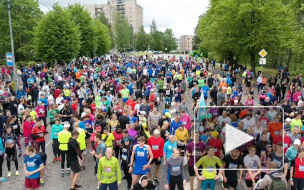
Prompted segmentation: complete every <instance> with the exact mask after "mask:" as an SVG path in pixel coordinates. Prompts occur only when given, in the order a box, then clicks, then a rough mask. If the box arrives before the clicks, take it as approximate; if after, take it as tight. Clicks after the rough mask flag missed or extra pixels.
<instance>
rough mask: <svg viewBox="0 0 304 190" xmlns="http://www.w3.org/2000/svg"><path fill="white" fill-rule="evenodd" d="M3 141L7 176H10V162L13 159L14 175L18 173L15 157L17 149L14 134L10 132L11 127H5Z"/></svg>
mask: <svg viewBox="0 0 304 190" xmlns="http://www.w3.org/2000/svg"><path fill="white" fill-rule="evenodd" d="M3 141H4V142H5V154H4V157H6V162H7V170H8V173H7V177H11V162H12V161H13V162H14V163H15V169H16V173H15V175H16V176H18V175H19V170H18V159H17V151H16V141H17V138H16V135H15V134H13V133H12V128H11V127H7V128H6V134H4V136H3Z"/></svg>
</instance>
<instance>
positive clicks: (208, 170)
mask: <svg viewBox="0 0 304 190" xmlns="http://www.w3.org/2000/svg"><path fill="white" fill-rule="evenodd" d="M216 164H218V165H219V167H222V162H221V161H220V159H219V158H218V157H216V156H213V157H212V158H209V156H208V155H207V156H204V157H202V158H201V159H199V161H198V162H197V163H196V164H195V166H196V167H197V168H199V167H200V166H201V165H202V166H203V176H204V177H205V178H206V179H214V178H215V176H216V167H215V166H216Z"/></svg>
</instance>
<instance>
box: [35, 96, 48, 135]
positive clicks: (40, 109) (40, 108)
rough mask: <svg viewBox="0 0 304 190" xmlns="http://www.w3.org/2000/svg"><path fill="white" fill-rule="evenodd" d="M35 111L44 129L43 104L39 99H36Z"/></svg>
mask: <svg viewBox="0 0 304 190" xmlns="http://www.w3.org/2000/svg"><path fill="white" fill-rule="evenodd" d="M35 111H36V113H37V115H38V117H39V118H40V119H42V121H43V125H44V127H45V129H46V117H45V107H44V105H43V104H42V102H41V101H38V106H37V107H36V109H35Z"/></svg>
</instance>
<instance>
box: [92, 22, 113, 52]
mask: <svg viewBox="0 0 304 190" xmlns="http://www.w3.org/2000/svg"><path fill="white" fill-rule="evenodd" d="M94 33H95V38H96V44H97V47H96V54H97V55H99V56H100V55H104V54H106V53H108V52H109V50H110V49H111V44H112V42H111V35H110V31H109V29H108V27H107V26H106V25H104V24H103V23H101V22H100V21H99V20H96V21H95V29H94Z"/></svg>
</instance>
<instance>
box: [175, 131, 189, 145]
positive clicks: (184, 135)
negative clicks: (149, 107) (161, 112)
mask: <svg viewBox="0 0 304 190" xmlns="http://www.w3.org/2000/svg"><path fill="white" fill-rule="evenodd" d="M175 138H176V139H177V140H179V141H184V143H186V141H187V140H188V139H189V134H188V130H187V129H185V128H184V129H183V130H182V131H181V130H179V129H177V130H176V131H175Z"/></svg>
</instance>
